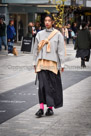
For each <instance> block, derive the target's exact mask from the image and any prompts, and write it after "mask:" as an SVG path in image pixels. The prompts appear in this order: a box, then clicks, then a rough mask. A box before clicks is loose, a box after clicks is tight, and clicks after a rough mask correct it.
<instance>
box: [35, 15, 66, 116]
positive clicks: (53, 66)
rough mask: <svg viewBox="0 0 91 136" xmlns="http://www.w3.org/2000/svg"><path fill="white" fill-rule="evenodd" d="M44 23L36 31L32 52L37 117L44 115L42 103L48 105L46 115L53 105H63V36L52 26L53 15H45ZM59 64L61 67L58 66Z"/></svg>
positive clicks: (49, 112)
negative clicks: (36, 85)
mask: <svg viewBox="0 0 91 136" xmlns="http://www.w3.org/2000/svg"><path fill="white" fill-rule="evenodd" d="M44 23H45V27H46V29H44V30H42V31H40V32H38V33H37V36H36V40H35V45H34V54H33V65H34V68H35V72H36V73H37V74H38V80H39V90H38V94H39V103H40V109H39V110H38V111H37V112H36V114H35V115H36V116H37V117H42V116H43V115H44V104H46V105H47V107H48V109H47V111H46V113H45V115H46V116H51V115H53V114H54V112H53V107H54V108H59V107H62V106H63V90H62V83H61V76H60V71H61V72H63V71H64V56H65V50H64V38H63V35H62V34H61V33H60V32H59V31H58V30H56V29H54V28H53V27H52V25H53V17H52V16H51V15H49V14H48V15H46V17H45V20H44ZM58 60H59V61H58ZM59 64H60V65H61V68H60V67H59V68H58V66H59Z"/></svg>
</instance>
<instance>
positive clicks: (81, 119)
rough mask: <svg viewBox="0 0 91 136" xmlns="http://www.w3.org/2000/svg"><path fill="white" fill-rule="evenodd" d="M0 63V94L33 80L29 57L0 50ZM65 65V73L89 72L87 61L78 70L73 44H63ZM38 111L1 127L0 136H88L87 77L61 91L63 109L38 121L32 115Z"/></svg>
mask: <svg viewBox="0 0 91 136" xmlns="http://www.w3.org/2000/svg"><path fill="white" fill-rule="evenodd" d="M17 49H18V51H20V47H19V46H17ZM0 61H1V62H0V75H1V77H0V93H3V92H7V91H9V90H11V89H13V88H16V87H19V86H22V85H25V84H27V83H30V82H33V81H34V80H35V74H34V70H33V68H32V54H29V53H27V54H23V53H21V52H19V56H18V57H15V56H7V52H5V51H4V52H2V53H1V54H0ZM65 65H66V68H65V71H68V72H69V71H84V72H86V71H89V72H90V71H91V60H90V62H89V63H87V67H86V68H85V69H82V68H81V67H80V59H76V58H75V50H74V49H73V45H67V56H66V63H65ZM69 78H70V77H69ZM36 89H37V88H36ZM36 91H37V90H36ZM38 109H39V105H38V104H37V105H35V106H33V107H32V108H30V109H28V110H27V111H25V112H23V113H21V114H19V115H17V116H15V117H13V118H11V119H10V120H8V121H6V122H4V123H3V124H1V125H0V136H13V135H14V136H91V75H89V77H87V78H83V80H81V81H80V82H77V83H75V84H74V85H71V86H70V87H69V88H67V89H65V90H64V106H63V107H62V108H59V109H54V113H55V114H54V116H51V117H45V116H44V117H43V118H39V119H38V118H36V117H35V115H34V114H35V112H36V111H37V110H38ZM16 110H17V109H16ZM45 111H46V107H45ZM12 112H13V110H12Z"/></svg>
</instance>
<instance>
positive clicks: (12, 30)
mask: <svg viewBox="0 0 91 136" xmlns="http://www.w3.org/2000/svg"><path fill="white" fill-rule="evenodd" d="M15 36H16V32H15V28H14V21H13V20H10V21H9V25H8V26H7V40H8V54H12V53H13V44H14V39H15Z"/></svg>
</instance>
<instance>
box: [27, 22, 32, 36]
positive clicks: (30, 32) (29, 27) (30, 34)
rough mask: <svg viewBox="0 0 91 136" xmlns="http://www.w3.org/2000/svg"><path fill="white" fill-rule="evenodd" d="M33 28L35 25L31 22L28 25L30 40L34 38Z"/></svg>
mask: <svg viewBox="0 0 91 136" xmlns="http://www.w3.org/2000/svg"><path fill="white" fill-rule="evenodd" d="M32 26H33V24H32V22H30V23H29V24H28V34H27V36H28V37H30V38H32V35H33V30H32Z"/></svg>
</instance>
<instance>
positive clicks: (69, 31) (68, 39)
mask: <svg viewBox="0 0 91 136" xmlns="http://www.w3.org/2000/svg"><path fill="white" fill-rule="evenodd" d="M67 29H68V38H67V44H69V41H70V39H71V31H72V29H71V25H70V24H68V25H67Z"/></svg>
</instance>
